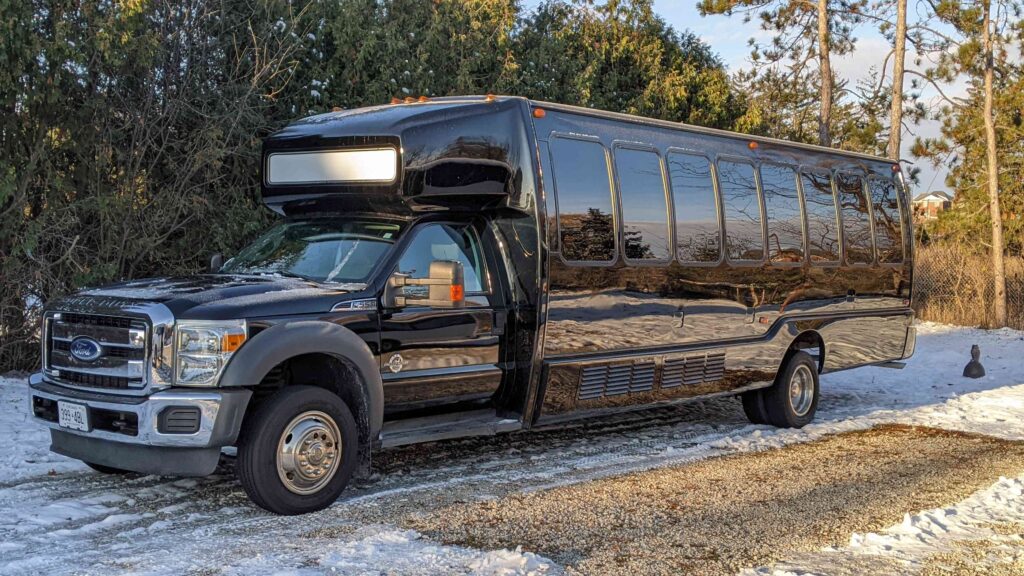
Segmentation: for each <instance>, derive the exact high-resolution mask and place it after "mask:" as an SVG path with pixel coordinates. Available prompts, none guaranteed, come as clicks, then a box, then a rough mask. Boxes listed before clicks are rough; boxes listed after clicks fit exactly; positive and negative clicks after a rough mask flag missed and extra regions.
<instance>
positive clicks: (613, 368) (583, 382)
mask: <svg viewBox="0 0 1024 576" xmlns="http://www.w3.org/2000/svg"><path fill="white" fill-rule="evenodd" d="M654 371H655V369H654V362H652V361H648V362H638V363H634V364H601V365H596V366H587V367H585V368H583V370H582V371H581V373H580V388H579V399H580V400H593V399H595V398H602V397H605V396H621V395H623V394H632V393H637V392H646V391H649V390H651V389H653V388H654Z"/></svg>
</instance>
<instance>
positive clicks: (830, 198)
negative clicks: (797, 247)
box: [800, 171, 839, 264]
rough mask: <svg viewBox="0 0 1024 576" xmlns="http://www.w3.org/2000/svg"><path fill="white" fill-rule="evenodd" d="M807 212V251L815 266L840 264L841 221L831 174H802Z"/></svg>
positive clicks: (805, 209)
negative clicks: (838, 215) (833, 192)
mask: <svg viewBox="0 0 1024 576" xmlns="http://www.w3.org/2000/svg"><path fill="white" fill-rule="evenodd" d="M800 184H801V186H802V188H803V193H804V211H806V212H807V250H808V252H809V254H810V257H811V263H812V264H828V263H837V262H839V224H838V222H839V220H838V218H837V217H836V199H835V196H834V195H833V194H832V179H831V177H830V174H829V173H828V172H810V171H801V172H800Z"/></svg>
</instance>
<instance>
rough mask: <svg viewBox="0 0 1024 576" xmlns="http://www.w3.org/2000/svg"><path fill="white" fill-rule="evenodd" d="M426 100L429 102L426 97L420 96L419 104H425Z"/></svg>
mask: <svg viewBox="0 0 1024 576" xmlns="http://www.w3.org/2000/svg"><path fill="white" fill-rule="evenodd" d="M427 100H430V98H427V97H426V96H420V99H419V101H420V102H426V101H427Z"/></svg>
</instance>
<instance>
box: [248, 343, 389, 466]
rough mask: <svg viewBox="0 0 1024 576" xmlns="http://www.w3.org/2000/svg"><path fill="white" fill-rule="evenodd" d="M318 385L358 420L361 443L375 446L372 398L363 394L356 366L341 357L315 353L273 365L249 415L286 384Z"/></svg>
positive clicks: (259, 388)
mask: <svg viewBox="0 0 1024 576" xmlns="http://www.w3.org/2000/svg"><path fill="white" fill-rule="evenodd" d="M302 385H305V386H316V387H318V388H323V389H325V390H329V391H330V392H333V393H334V394H337V395H338V397H339V398H341V400H342V401H343V402H345V405H346V406H348V409H349V410H351V411H352V416H353V417H354V418H355V420H356V426H357V427H358V428H359V443H360V446H363V447H369V446H371V445H372V443H371V440H372V439H371V438H370V418H369V414H370V411H369V406H367V403H368V399H367V397H366V395H365V394H364V393H363V386H362V381H361V377H360V375H359V372H358V371H357V370H356V368H355V367H354V366H353V365H352V364H350V363H349V362H347V361H346V360H344V359H343V358H339V357H337V356H331V355H330V354H322V353H313V354H302V355H299V356H293V357H291V358H289V359H287V360H285V361H284V362H281V363H280V364H278V365H276V366H274V367H273V368H271V370H270V371H269V372H267V374H266V376H264V377H263V380H262V381H260V384H259V386H257V387H256V388H255V389H254V390H253V396H252V400H251V401H250V402H249V408H248V410H247V413H248V414H254V413H255V411H256V409H257V408H258V407H259V406H260V405H261V404H262V403H263V402H265V401H266V400H267V399H268V398H270V397H271V396H272V395H273V394H274V393H275V392H277V391H278V390H280V389H281V388H284V387H285V386H302Z"/></svg>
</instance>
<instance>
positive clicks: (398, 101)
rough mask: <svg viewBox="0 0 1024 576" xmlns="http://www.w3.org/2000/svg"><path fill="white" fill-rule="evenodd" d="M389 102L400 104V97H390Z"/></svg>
mask: <svg viewBox="0 0 1024 576" xmlns="http://www.w3.org/2000/svg"><path fill="white" fill-rule="evenodd" d="M391 103H392V104H401V103H402V99H401V98H392V99H391Z"/></svg>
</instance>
